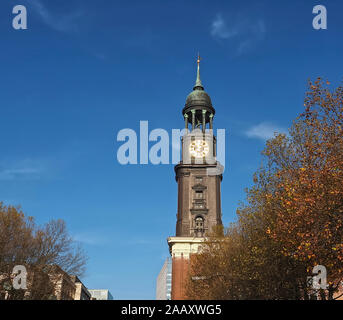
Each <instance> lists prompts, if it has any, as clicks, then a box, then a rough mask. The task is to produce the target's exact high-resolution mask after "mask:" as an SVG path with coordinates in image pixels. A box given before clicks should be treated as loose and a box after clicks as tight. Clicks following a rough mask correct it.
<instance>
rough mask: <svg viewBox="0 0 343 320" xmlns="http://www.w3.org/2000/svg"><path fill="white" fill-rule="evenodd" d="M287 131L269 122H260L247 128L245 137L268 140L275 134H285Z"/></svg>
mask: <svg viewBox="0 0 343 320" xmlns="http://www.w3.org/2000/svg"><path fill="white" fill-rule="evenodd" d="M286 132H287V130H286V129H284V128H282V127H279V126H276V125H274V124H272V123H269V122H262V123H260V124H258V125H255V126H252V127H251V128H249V129H248V130H247V131H246V132H245V135H246V136H247V137H248V138H253V139H260V140H264V141H265V140H268V139H271V138H273V137H274V136H275V133H286Z"/></svg>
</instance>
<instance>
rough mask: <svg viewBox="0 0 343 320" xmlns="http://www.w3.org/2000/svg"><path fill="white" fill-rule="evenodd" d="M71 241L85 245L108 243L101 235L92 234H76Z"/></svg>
mask: <svg viewBox="0 0 343 320" xmlns="http://www.w3.org/2000/svg"><path fill="white" fill-rule="evenodd" d="M73 239H74V241H76V242H80V243H83V244H87V245H93V246H94V245H104V244H106V243H108V238H107V237H105V236H104V235H103V234H100V233H98V234H97V233H94V232H85V233H77V234H74V235H73Z"/></svg>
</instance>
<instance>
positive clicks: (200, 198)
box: [168, 57, 222, 300]
mask: <svg viewBox="0 0 343 320" xmlns="http://www.w3.org/2000/svg"><path fill="white" fill-rule="evenodd" d="M197 64H198V66H197V77H196V82H195V86H194V88H193V91H192V92H191V93H190V94H189V95H188V97H187V99H186V104H185V107H184V108H183V110H182V115H183V118H184V121H185V131H184V135H183V137H182V158H181V161H180V163H179V164H177V165H176V166H175V174H176V181H177V184H178V211H177V223H176V236H175V237H170V238H168V244H169V249H170V253H171V255H172V299H173V300H179V299H185V298H186V297H185V281H186V279H187V275H188V269H189V259H190V256H191V255H192V254H196V253H197V252H198V250H199V247H200V245H201V243H202V242H203V240H204V237H205V236H206V235H208V234H209V233H210V232H211V231H212V230H213V227H215V226H218V225H222V220H221V216H222V213H221V199H220V187H221V181H222V171H221V165H220V164H219V162H217V160H216V137H215V136H214V134H213V119H214V115H215V109H214V108H213V106H212V102H211V98H210V96H209V95H208V94H207V93H206V92H205V90H204V87H203V85H202V83H201V79H200V57H198V60H197Z"/></svg>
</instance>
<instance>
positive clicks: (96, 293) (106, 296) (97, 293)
mask: <svg viewBox="0 0 343 320" xmlns="http://www.w3.org/2000/svg"><path fill="white" fill-rule="evenodd" d="M88 291H89V292H90V294H91V296H92V300H113V296H112V294H111V292H109V290H107V289H89V290H88Z"/></svg>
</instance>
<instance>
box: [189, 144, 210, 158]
mask: <svg viewBox="0 0 343 320" xmlns="http://www.w3.org/2000/svg"><path fill="white" fill-rule="evenodd" d="M208 151H209V147H208V144H207V142H206V141H204V140H195V141H192V143H191V145H190V146H189V152H190V154H191V156H192V157H195V158H202V157H206V155H207V154H208Z"/></svg>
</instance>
